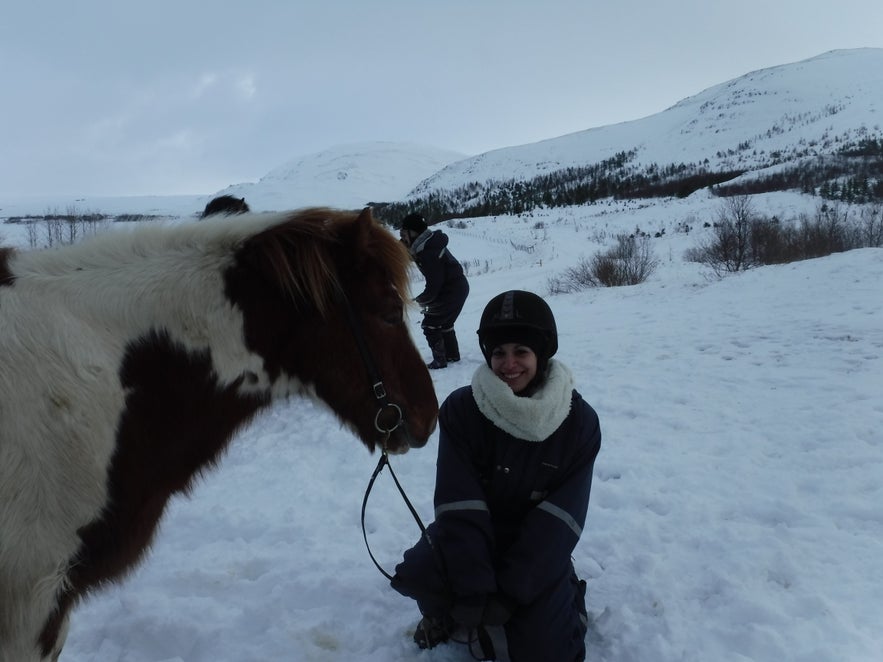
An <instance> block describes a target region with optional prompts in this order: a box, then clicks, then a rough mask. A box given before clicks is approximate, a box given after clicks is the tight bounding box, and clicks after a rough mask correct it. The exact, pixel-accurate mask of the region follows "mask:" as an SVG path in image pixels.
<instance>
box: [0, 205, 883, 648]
mask: <svg viewBox="0 0 883 662" xmlns="http://www.w3.org/2000/svg"><path fill="white" fill-rule="evenodd" d="M712 204H713V201H712V200H710V199H707V198H706V197H704V196H703V195H699V194H697V195H695V196H692V197H691V198H688V199H686V200H676V201H675V200H666V201H657V202H655V203H654V204H648V203H647V202H641V203H636V202H622V203H612V202H611V203H606V204H600V205H593V206H587V207H579V208H571V209H563V210H562V209H557V210H551V211H546V212H542V213H537V214H534V215H532V216H526V217H520V218H519V217H495V218H484V219H473V220H469V221H467V222H465V223H464V224H463V226H464V227H462V228H461V227H452V226H453V225H454V224H443V225H442V226H441V227H442V228H443V229H444V230H445V231H446V232H447V233H448V234H449V235H450V237H451V250H452V251H453V252H454V254H455V255H456V256H457V257H458V258H459V259H460V260H461V261H463V262H466V263H467V264H469V265H470V284H471V288H472V291H471V294H470V297H469V299H468V301H467V305H466V307H465V309H464V312H463V314H462V316H461V318H460V320H459V321H458V323H457V329H458V332H459V336H460V338H461V348H462V350H463V361H462V362H460V363H459V364H454V365H452V366H451V367H449V368H448V369H446V370H441V371H434V372H433V373H432V376H433V379H434V382H435V386H436V390H437V392H438V395H439V398H440V399H443V398H444V397H445V396H446V395H447V394H448V393H450V392H451V391H452V390H453V389H455V388H457V387H459V386H461V385H463V384H466V383H468V382H469V380H470V378H471V375H472V372H473V371H474V369H475V368H476V367H477V366H478V365H479V364H480V361H481V360H482V359H481V355H480V353H479V350H478V347H477V343H476V342H475V334H474V331H475V329H476V328H477V326H478V319H479V316H480V313H481V310H482V308H483V306H484V304H485V303H486V302H487V300H488V299H490V298H491V297H492V296H493V295H495V294H497V293H499V292H500V291H503V290H505V289H509V288H511V287H520V288H524V289H530V290H533V291H536V292H538V293H540V294H544V295H545V294H546V291H547V290H546V286H547V282H548V279H549V278H550V277H552V276H554V275H557V274H560V273H561V272H562V271H563V270H564V269H565V268H566V267H568V266H571V265H573V264H574V263H575V262H576V260H578V259H579V258H580V257H582V256H590V255H591V254H592V253H594V252H595V251H596V250H599V249H600V248H601V247H603V246H605V245H609V244H610V243H612V242H613V236H614V234H615V233H616V232H620V231H631V230H632V229H634V227H635V226H640V227H641V228H642V229H643V230H646V231H648V232H649V231H653V232H656V231H659V230H661V229H665V230H666V232H665V234H664V235H663V236H662V237H661V238H659V239H654V240H653V246H654V251H655V253H656V256H657V257H658V258H659V260H660V265H659V268H658V270H657V272H656V273H655V274H654V275H653V277H652V278H651V279H650V280H649V281H648V282H646V283H644V284H642V285H637V286H633V287H623V288H610V289H594V290H587V291H583V292H580V293H575V294H567V295H556V296H549V298H548V300H549V302H550V304H551V306H552V308H553V310H554V312H555V314H556V318H557V320H558V325H559V330H560V350H559V355H558V356H559V358H560V359H562V360H563V361H565V362H566V363H567V364H568V365H569V366H570V367H571V368H572V370H573V372H574V375H575V377H576V382H577V387H578V389H579V390H580V392H581V393H582V394H583V396H584V397H585V398H586V399H587V400H588V401H589V402H590V403H591V404H592V405H593V406H594V407H595V408H596V410H597V411H598V413H599V416H600V419H601V425H602V431H603V435H604V440H603V444H602V449H601V453H600V455H599V457H598V460H597V464H596V467H595V482H594V486H593V490H592V498H591V503H590V506H589V515H588V521H587V525H586V528H585V533H584V535H583V537H582V540H581V541H580V543H579V545H578V546H577V548H576V550H575V552H574V560H575V565H576V568H577V572H578V573H579V574H580V575H581V576H582V577H584V578H585V579H587V581H588V585H589V589H588V599H587V606H588V611H589V614H590V618H591V627H590V630H589V633H588V635H587V638H586V642H587V646H588V658H587V659H588V660H593V661H609V662H647V661H649V660H653V661H656V662H674V661H697V662H699V661H707V660H715V661H716V662H730V661H732V662H737V661H740V662H741V661H745V660H757V661H770V662H773V661H775V662H786V661H787V662H790V661H794V662H810V661H811V662H844V661H847V662H865V661H867V662H870V661H872V660H880V659H883V627H881V626H883V603H881V601H880V596H881V594H883V511H881V509H880V504H881V503H883V488H881V476H883V432H881V430H883V398H881V393H883V388H881V387H883V358H881V357H883V306H881V303H883V301H881V294H880V293H881V285H883V249H864V250H859V251H853V252H849V253H844V254H839V255H832V256H829V257H826V258H821V259H817V260H812V261H806V262H798V263H793V264H788V265H782V266H773V267H765V268H760V269H756V270H753V271H750V272H747V273H743V274H740V275H737V276H731V277H728V278H725V279H722V280H720V279H716V278H711V277H710V276H709V275H708V274H707V273H705V272H703V270H702V269H701V268H700V267H699V266H698V265H696V264H692V263H687V262H684V261H683V260H682V257H681V256H682V254H683V251H684V250H685V249H686V248H687V247H689V246H692V245H695V244H696V242H697V241H698V239H699V237H698V236H697V235H700V234H701V233H702V232H703V230H702V229H701V227H700V226H701V220H703V219H706V218H709V219H710V218H711V212H710V209H711V208H712V207H711V205H712ZM811 204H812V202H811V201H810V200H809V199H808V198H804V197H802V196H799V195H796V194H793V195H791V194H779V195H774V196H764V197H763V198H757V199H756V205H757V206H758V207H759V208H760V209H762V210H768V211H770V212H777V213H780V215H781V217H783V218H787V217H789V216H793V215H794V214H795V213H796V211H795V210H798V209H800V208H801V206H802V207H803V208H806V207H807V206H809V205H811ZM688 221H689V222H690V223H692V225H693V226H694V229H693V230H692V231H691V232H690V233H684V232H677V231H676V228H677V226H678V225H680V224H683V223H685V222H688ZM458 225H459V224H458ZM20 232H21V228H20V227H19V226H12V225H4V226H0V234H3V235H5V236H6V239H7V241H10V240H11V241H12V242H13V243H15V242H16V240H20V239H21V237H20ZM513 246H515V247H518V248H514V247H513ZM419 281H420V279H419V275H418V274H417V273H416V272H415V274H414V288H415V290H416V289H419V287H420V282H419ZM409 324H410V325H411V328H412V332H413V334H414V337H415V339H416V342H417V345H418V347H420V348H421V350H422V351H423V352H424V355H426V356H427V358H428V352H427V350H426V347H425V343H424V341H423V338H422V337H421V335H420V331H419V316H418V315H417V314H416V313H415V314H412V315H411V318H410V320H409ZM436 447H437V434H436V435H434V436H433V438H432V439H431V440H430V442H429V444H428V445H427V446H426V447H425V448H423V449H419V450H413V451H411V452H409V453H408V454H406V455H404V456H397V457H394V458H393V459H392V462H393V466H394V469H395V471H396V473H397V475H398V476H399V478H400V480H401V481H402V483H403V485H404V488H405V490H406V491H407V493H408V495H409V496H410V498H411V499H412V501H413V502H414V504H415V506H416V508H417V509H418V511H419V513H420V514H421V517H422V518H423V519H424V521H429V520H430V519H431V517H432V491H433V481H434V471H435V452H436ZM376 461H377V456H376V455H375V456H372V455H370V454H369V453H368V452H367V450H365V448H364V447H363V446H362V445H361V444H360V443H359V442H358V441H357V440H356V439H355V438H354V437H352V436H351V434H350V433H349V432H347V431H345V430H344V429H342V428H341V426H340V425H339V423H338V422H337V421H336V420H335V419H334V418H333V417H332V416H331V415H330V414H329V413H328V412H327V411H326V410H325V408H323V407H321V406H319V405H315V404H313V403H311V402H309V401H305V400H292V401H290V402H284V403H279V404H278V405H277V406H275V407H273V408H272V409H271V410H270V411H268V412H267V413H266V414H265V415H264V416H262V417H261V418H260V419H259V420H258V421H257V422H256V423H255V424H254V425H253V426H251V427H250V428H248V429H247V430H245V431H243V433H242V434H240V435H239V437H238V438H237V439H236V440H235V441H234V443H233V444H232V445H231V447H230V449H229V451H228V453H227V454H226V456H225V458H224V460H223V462H222V463H221V466H220V467H219V468H218V469H216V470H214V471H212V472H210V473H208V474H207V475H206V476H204V477H203V478H202V479H201V480H200V481H199V482H198V483H197V486H196V489H195V490H194V492H193V494H192V496H191V497H189V498H177V499H175V500H173V502H172V503H171V505H170V508H169V510H168V513H167V516H166V517H165V519H164V521H163V524H162V526H161V530H160V533H159V535H158V538H157V540H156V543H155V545H154V547H153V549H152V551H151V553H150V555H149V556H148V558H147V560H146V562H145V563H144V564H143V565H141V566H140V567H139V568H138V569H137V570H136V571H134V572H133V574H132V575H131V576H130V577H129V578H127V579H126V580H125V581H124V582H123V583H122V584H121V585H118V586H113V587H110V588H108V589H106V590H103V591H101V592H99V593H97V594H95V595H93V596H91V597H90V598H88V599H87V600H86V601H85V602H84V603H83V604H82V605H81V606H80V607H79V608H78V609H77V610H76V611H75V613H74V615H73V621H72V627H71V633H70V637H69V639H68V643H67V646H66V648H65V651H64V653H63V655H62V658H61V659H62V662H107V661H115V662H180V661H186V662H209V661H211V662H241V661H243V660H304V661H312V662H325V661H327V662H331V661H334V662H342V661H350V660H360V661H376V662H398V661H405V660H415V659H419V660H427V661H429V660H433V661H438V662H442V661H444V662H466V661H467V660H469V659H470V657H469V654H468V652H467V651H466V650H465V648H464V647H462V646H451V645H448V646H441V647H439V648H437V649H434V650H432V651H425V652H420V651H418V650H417V649H416V647H415V645H414V644H413V642H412V641H411V633H412V631H413V627H414V625H415V624H416V622H417V620H418V614H417V611H416V608H415V605H414V604H413V603H412V602H411V601H410V600H408V599H406V598H403V597H402V596H400V595H399V594H397V593H395V592H394V591H392V589H390V588H389V586H388V585H387V582H386V580H385V579H384V578H383V577H382V576H381V575H380V573H379V572H378V571H377V570H376V568H375V567H374V566H373V565H372V563H371V561H370V559H369V557H368V554H367V552H366V550H365V546H364V542H363V540H362V532H361V528H360V523H359V515H360V505H361V500H362V496H363V493H364V490H365V487H366V486H367V482H368V479H369V477H370V474H371V472H372V470H373V468H374V466H375V463H376ZM367 526H368V535H369V540H370V543H371V546H372V550H373V551H374V554H375V556H376V557H377V558H378V560H379V561H380V563H381V564H382V565H383V566H384V567H385V568H386V569H387V570H388V571H391V570H392V569H393V567H394V566H395V564H396V563H397V562H398V560H399V559H400V558H401V554H402V552H403V551H404V550H405V549H406V548H408V547H409V546H410V545H412V544H413V543H414V542H415V541H416V540H417V538H418V535H419V531H418V529H417V526H416V524H415V523H414V522H413V520H412V519H411V517H410V514H409V513H408V511H407V509H406V507H405V506H404V504H403V502H402V500H401V498H400V497H399V495H398V493H397V492H395V489H394V486H393V485H392V481H391V479H390V477H389V476H388V475H387V474H386V473H384V474H381V477H380V478H379V479H378V483H377V485H376V487H375V491H374V493H373V494H372V496H371V500H370V501H369V504H368V517H367Z"/></svg>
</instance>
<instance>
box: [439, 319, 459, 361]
mask: <svg viewBox="0 0 883 662" xmlns="http://www.w3.org/2000/svg"><path fill="white" fill-rule="evenodd" d="M442 338H443V339H444V343H445V358H446V359H447V361H448V363H456V362H457V361H459V360H460V343H458V342H457V334H456V333H455V332H454V327H451V328H450V329H445V330H444V331H442Z"/></svg>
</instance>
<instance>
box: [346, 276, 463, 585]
mask: <svg viewBox="0 0 883 662" xmlns="http://www.w3.org/2000/svg"><path fill="white" fill-rule="evenodd" d="M339 296H340V299H341V301H342V303H343V308H344V310H345V311H346V316H347V320H348V321H349V324H350V328H351V329H352V331H353V337H354V338H355V340H356V346H357V347H358V348H359V354H361V356H362V362H363V363H364V364H365V370H366V371H367V372H368V382H369V383H370V384H371V393H372V394H373V396H374V399H375V400H376V401H377V404H378V405H379V407H378V409H377V413H376V414H375V415H374V428H375V429H376V430H377V431H378V432H380V434H382V435H384V437H383V440H382V441H381V442H380V448H381V453H380V460H379V461H378V462H377V467H376V468H375V469H374V473H373V474H371V480H370V481H369V482H368V487H367V489H366V490H365V497H364V498H363V499H362V537H363V538H364V539H365V547H366V548H367V550H368V556H370V557H371V560H372V561H373V562H374V565H375V566H377V569H378V570H379V571H380V573H381V574H382V575H383V576H384V577H386V578H387V579H389V580H390V581H392V575H390V574H389V573H388V572H387V571H386V570H384V569H383V567H382V566H381V565H380V563H378V562H377V559H376V558H374V553H373V552H372V551H371V545H370V544H368V532H367V530H366V529H365V511H366V509H367V507H368V497H369V496H370V495H371V489H372V488H373V487H374V481H376V480H377V476H379V475H380V472H381V471H383V467H389V475H390V476H392V479H393V481H394V482H395V485H396V487H397V488H398V490H399V494H401V495H402V499H403V500H404V502H405V505H406V506H408V510H409V511H411V515H412V516H413V517H414V521H415V522H417V526H419V527H420V533H421V534H422V535H423V537H424V538H426V542H427V543H429V547H430V548H431V549H432V551H433V553H434V554H435V557H436V562H437V563H439V567H440V568H442V570H443V576H445V577H447V572H444V569H445V564H444V559H443V558H442V556H441V553H440V552H439V551H438V549H437V548H436V547H435V544H434V543H433V542H432V538H431V537H430V536H429V533H428V532H427V531H426V527H425V526H424V525H423V521H422V520H421V519H420V516H419V515H418V514H417V509H416V508H414V504H412V503H411V500H410V499H409V498H408V495H407V494H405V490H404V488H403V487H402V484H401V483H400V482H399V479H398V476H396V474H395V472H394V471H393V470H392V465H391V464H390V463H389V453H388V452H387V450H386V442H387V441H388V440H389V436H390V435H391V434H392V433H393V431H394V430H396V429H397V428H398V427H399V426H400V425H401V424H402V423H404V416H403V414H402V408H401V407H399V406H398V405H397V404H395V403H394V402H390V401H389V399H388V398H387V394H386V387H385V386H384V385H383V379H382V378H381V377H380V371H379V370H378V369H377V364H376V363H375V362H374V357H373V355H372V354H371V349H370V348H369V347H368V343H367V341H366V340H365V333H364V332H363V331H362V325H361V321H360V320H359V317H358V316H357V315H356V311H355V310H353V307H352V304H350V302H349V299H348V298H347V296H346V294H345V293H344V292H342V291H341V292H340V293H339ZM388 409H393V410H395V413H396V421H395V424H394V425H393V426H392V427H388V428H386V427H381V424H380V415H381V414H382V413H383V412H384V411H386V410H388Z"/></svg>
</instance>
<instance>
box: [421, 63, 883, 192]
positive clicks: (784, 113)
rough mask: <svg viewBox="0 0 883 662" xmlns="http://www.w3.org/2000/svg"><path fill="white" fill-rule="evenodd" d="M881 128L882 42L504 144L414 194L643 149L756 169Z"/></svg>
mask: <svg viewBox="0 0 883 662" xmlns="http://www.w3.org/2000/svg"><path fill="white" fill-rule="evenodd" d="M871 135H876V136H877V137H881V136H883V49H880V48H864V49H853V50H840V51H831V52H828V53H824V54H822V55H819V56H817V57H814V58H811V59H808V60H804V61H801V62H797V63H794V64H785V65H781V66H776V67H771V68H769V69H762V70H760V71H754V72H751V73H748V74H746V75H744V76H741V77H740V78H736V79H734V80H731V81H728V82H725V83H721V84H720V85H716V86H714V87H711V88H709V89H707V90H704V91H703V92H700V93H699V94H696V95H694V96H691V97H688V98H686V99H684V100H682V101H680V102H679V103H677V104H675V105H674V106H672V107H671V108H668V109H667V110H665V111H663V112H661V113H658V114H656V115H651V116H650V117H646V118H643V119H639V120H634V121H631V122H623V123H620V124H613V125H610V126H604V127H599V128H593V129H588V130H586V131H580V132H577V133H572V134H569V135H565V136H560V137H557V138H551V139H549V140H544V141H541V142H538V143H532V144H529V145H521V146H518V147H509V148H505V149H498V150H494V151H492V152H487V153H485V154H480V155H478V156H474V157H472V158H468V159H464V160H462V161H458V162H456V163H452V164H450V165H448V166H447V167H445V168H444V169H443V170H441V171H440V172H438V173H436V174H435V175H433V176H432V177H430V178H428V179H427V180H426V181H424V182H422V183H421V184H420V186H419V187H417V188H416V189H415V190H414V191H413V192H412V194H413V195H415V196H416V195H422V194H425V193H427V192H430V191H434V190H446V189H454V188H457V187H458V186H462V185H464V184H467V183H469V182H479V183H484V182H486V181H489V180H496V181H500V180H506V179H512V178H514V179H529V178H531V177H534V176H535V175H538V174H544V173H549V172H553V171H555V170H560V169H562V168H568V167H579V166H588V165H592V164H596V163H599V162H601V161H603V160H605V159H608V158H610V157H612V156H613V155H614V154H617V153H619V152H628V151H631V150H636V152H637V154H636V157H635V160H634V162H635V163H637V164H651V163H656V164H658V165H660V166H664V165H668V164H680V163H686V164H690V163H695V164H704V163H706V159H707V163H706V165H707V167H708V168H710V169H712V170H719V169H720V170H733V169H754V168H759V167H764V166H766V165H769V164H772V163H781V162H783V161H786V160H793V159H798V158H804V157H807V156H814V155H817V154H828V153H831V152H833V151H835V150H836V149H838V148H839V147H841V146H842V145H843V143H844V142H845V141H848V140H858V139H861V138H863V137H870V136H871Z"/></svg>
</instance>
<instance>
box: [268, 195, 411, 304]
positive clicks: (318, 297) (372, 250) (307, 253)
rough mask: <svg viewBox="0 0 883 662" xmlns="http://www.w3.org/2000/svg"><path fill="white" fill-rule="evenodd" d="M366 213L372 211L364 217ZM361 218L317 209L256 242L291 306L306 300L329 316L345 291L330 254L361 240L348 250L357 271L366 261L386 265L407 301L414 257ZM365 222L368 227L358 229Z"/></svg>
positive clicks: (297, 215) (289, 220) (298, 215)
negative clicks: (347, 241) (352, 240)
mask: <svg viewBox="0 0 883 662" xmlns="http://www.w3.org/2000/svg"><path fill="white" fill-rule="evenodd" d="M363 213H367V212H363ZM369 221H370V222H366V221H365V219H364V218H363V217H362V216H360V215H359V214H356V213H353V212H345V211H336V210H331V209H324V208H316V209H307V210H302V211H299V212H296V213H295V214H293V215H291V216H289V217H287V218H286V219H285V220H284V221H283V222H281V223H279V224H277V225H275V226H273V227H270V228H268V229H266V230H264V231H263V232H261V233H260V234H258V235H256V236H255V237H254V238H253V242H254V245H255V246H258V247H259V251H260V253H261V257H262V261H264V262H265V264H266V266H267V268H268V269H269V271H270V274H271V277H272V278H273V279H274V280H275V281H276V282H277V283H278V284H279V286H280V288H281V289H282V290H283V291H284V292H285V293H286V294H287V295H288V296H289V297H290V298H291V300H292V302H293V303H295V304H297V302H298V301H307V302H309V303H310V304H312V305H313V306H314V307H315V308H316V309H317V310H318V311H319V313H320V315H323V316H324V315H326V314H327V313H328V311H329V310H330V308H331V307H332V306H333V304H334V300H335V296H336V293H337V292H338V291H340V289H341V281H340V274H338V271H337V267H336V265H335V260H334V257H333V255H332V254H331V249H332V247H333V246H335V245H340V244H341V243H342V242H343V240H344V237H345V236H346V237H349V238H352V237H353V236H355V237H358V239H357V243H356V244H355V245H352V246H350V247H349V250H350V251H352V254H351V256H349V259H351V260H352V262H353V264H352V266H353V267H356V266H357V263H358V262H360V261H363V260H371V261H376V262H378V263H379V264H381V265H382V267H383V268H384V269H385V270H386V272H387V273H388V275H389V278H390V280H391V282H392V284H393V286H394V287H395V288H396V290H397V291H398V292H399V294H400V295H401V297H402V299H403V300H405V301H408V300H409V299H410V297H409V294H408V293H409V273H408V271H409V267H410V255H409V254H408V251H407V249H406V248H405V247H404V246H403V245H402V244H401V242H400V241H398V240H397V239H396V238H395V237H394V236H393V235H392V233H391V232H389V231H387V230H386V229H384V228H383V227H381V226H380V225H379V224H377V223H376V222H375V221H373V220H370V215H369ZM359 223H366V224H365V226H363V227H354V226H356V224H359Z"/></svg>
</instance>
